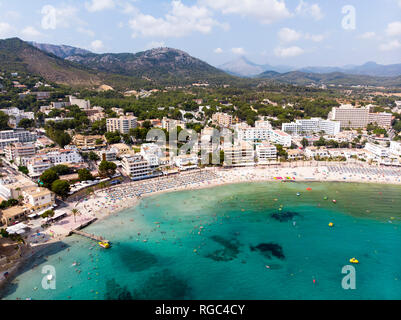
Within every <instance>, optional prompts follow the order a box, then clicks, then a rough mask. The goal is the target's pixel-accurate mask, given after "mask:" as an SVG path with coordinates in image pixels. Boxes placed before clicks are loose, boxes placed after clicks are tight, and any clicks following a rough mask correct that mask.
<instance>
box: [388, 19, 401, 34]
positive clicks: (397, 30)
mask: <svg viewBox="0 0 401 320" xmlns="http://www.w3.org/2000/svg"><path fill="white" fill-rule="evenodd" d="M386 34H387V35H388V36H390V37H394V36H399V35H401V21H395V22H392V23H389V24H388V25H387V29H386Z"/></svg>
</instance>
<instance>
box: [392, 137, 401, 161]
mask: <svg viewBox="0 0 401 320" xmlns="http://www.w3.org/2000/svg"><path fill="white" fill-rule="evenodd" d="M390 153H392V154H393V155H396V156H400V157H401V142H398V141H391V142H390Z"/></svg>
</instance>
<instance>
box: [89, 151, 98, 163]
mask: <svg viewBox="0 0 401 320" xmlns="http://www.w3.org/2000/svg"><path fill="white" fill-rule="evenodd" d="M89 160H91V161H99V160H100V157H99V156H98V155H97V154H96V153H94V152H93V151H91V152H89Z"/></svg>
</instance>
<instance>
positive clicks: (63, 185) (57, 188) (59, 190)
mask: <svg viewBox="0 0 401 320" xmlns="http://www.w3.org/2000/svg"><path fill="white" fill-rule="evenodd" d="M51 190H52V191H53V192H54V193H55V194H57V195H58V196H60V197H62V198H63V199H65V198H67V197H68V193H69V192H70V190H71V189H70V184H69V183H68V182H67V181H64V180H56V181H54V182H53V183H52V187H51Z"/></svg>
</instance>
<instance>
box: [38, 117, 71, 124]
mask: <svg viewBox="0 0 401 320" xmlns="http://www.w3.org/2000/svg"><path fill="white" fill-rule="evenodd" d="M66 120H74V118H61V117H55V118H46V119H45V123H48V122H50V121H52V122H55V123H59V122H63V121H66Z"/></svg>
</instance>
